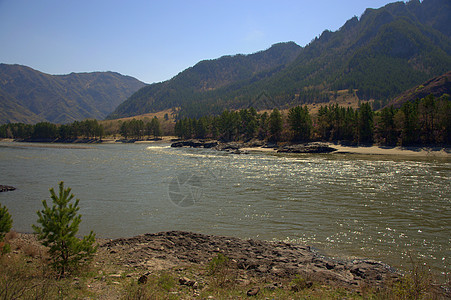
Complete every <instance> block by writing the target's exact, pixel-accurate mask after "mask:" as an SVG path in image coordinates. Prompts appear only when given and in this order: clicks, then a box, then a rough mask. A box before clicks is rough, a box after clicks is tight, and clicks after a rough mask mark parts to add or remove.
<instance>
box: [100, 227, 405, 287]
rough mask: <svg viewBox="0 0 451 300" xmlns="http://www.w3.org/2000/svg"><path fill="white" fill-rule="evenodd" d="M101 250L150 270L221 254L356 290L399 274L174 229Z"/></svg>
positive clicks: (283, 246)
mask: <svg viewBox="0 0 451 300" xmlns="http://www.w3.org/2000/svg"><path fill="white" fill-rule="evenodd" d="M102 248H103V249H104V250H105V251H107V252H108V253H110V254H111V255H116V256H117V258H118V260H120V261H121V263H122V264H123V265H126V266H129V267H144V268H149V269H156V268H160V269H163V268H169V267H174V266H179V265H180V264H202V265H203V264H207V263H208V262H209V261H210V260H211V259H212V258H214V257H216V256H217V255H218V253H222V254H224V255H225V256H227V257H228V258H229V259H230V261H231V262H232V263H233V264H234V267H235V268H237V269H240V270H242V271H243V272H248V273H250V274H249V275H252V276H259V277H266V278H268V279H269V280H271V279H276V280H277V279H280V278H291V277H293V276H295V275H298V274H299V275H302V276H305V277H308V278H311V279H312V280H315V281H319V282H324V283H329V284H338V285H342V286H348V287H352V286H358V285H359V283H363V282H364V283H365V284H370V285H372V286H374V285H383V284H384V282H386V281H387V280H389V279H395V278H397V277H398V275H397V274H396V273H395V272H394V271H393V270H392V269H391V268H390V267H389V266H387V265H385V264H383V263H380V262H376V261H372V260H353V261H335V260H332V259H330V258H327V257H324V256H321V255H319V254H318V253H317V252H315V251H313V250H312V249H311V248H310V247H308V246H302V245H297V244H288V243H284V242H265V241H258V240H242V239H238V238H233V237H221V236H213V235H204V234H196V233H191V232H181V231H171V232H161V233H156V234H145V235H140V236H136V237H133V238H121V239H116V240H112V241H109V242H107V243H105V244H103V245H102Z"/></svg>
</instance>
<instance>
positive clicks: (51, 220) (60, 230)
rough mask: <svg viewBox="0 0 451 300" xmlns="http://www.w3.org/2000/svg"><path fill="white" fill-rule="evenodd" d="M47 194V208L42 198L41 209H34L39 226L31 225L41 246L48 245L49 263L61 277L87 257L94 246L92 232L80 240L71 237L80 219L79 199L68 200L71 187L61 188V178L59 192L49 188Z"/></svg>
mask: <svg viewBox="0 0 451 300" xmlns="http://www.w3.org/2000/svg"><path fill="white" fill-rule="evenodd" d="M50 194H51V199H52V201H53V205H52V206H51V207H50V206H48V205H47V201H46V200H43V201H42V204H43V206H44V209H43V210H41V211H38V212H37V214H38V216H39V218H38V223H39V224H41V226H36V225H33V229H34V231H35V232H36V233H37V236H38V239H39V240H41V243H42V245H44V246H46V247H49V253H50V256H51V258H52V260H53V262H52V265H53V267H54V268H55V269H56V270H57V272H58V273H59V275H60V276H63V275H64V274H65V273H66V272H68V271H71V270H74V269H76V268H77V267H78V266H79V265H80V264H81V263H83V262H85V261H87V260H89V259H90V258H91V257H92V255H93V254H94V253H95V252H96V250H97V246H93V244H94V242H95V234H94V233H93V232H92V231H91V232H90V233H89V235H87V236H85V237H83V239H81V240H80V239H78V238H77V237H76V236H75V235H76V234H77V232H78V226H79V225H80V222H81V215H79V214H77V212H78V210H79V209H80V208H79V207H78V203H79V201H80V200H79V199H76V200H75V203H69V202H70V201H71V200H72V199H73V198H74V195H73V194H71V189H70V188H67V189H65V188H64V183H63V182H62V181H61V182H60V183H59V194H58V195H57V194H56V193H55V191H54V189H53V188H51V189H50Z"/></svg>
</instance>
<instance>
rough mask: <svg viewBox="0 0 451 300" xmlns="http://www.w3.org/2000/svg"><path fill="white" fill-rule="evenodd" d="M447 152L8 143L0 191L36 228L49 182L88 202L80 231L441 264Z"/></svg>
mask: <svg viewBox="0 0 451 300" xmlns="http://www.w3.org/2000/svg"><path fill="white" fill-rule="evenodd" d="M450 177H451V161H450V160H449V158H428V157H424V158H421V157H414V158H412V157H403V156H399V155H398V156H381V155H355V154H354V155H351V154H316V155H309V154H297V155H287V154H285V155H278V154H273V153H271V154H269V153H251V154H248V155H234V154H229V153H226V152H218V151H215V150H208V149H188V148H171V147H170V146H169V145H167V144H97V145H60V146H55V145H50V144H22V143H6V142H0V184H3V185H12V186H15V187H16V188H17V190H15V191H12V192H4V193H0V203H1V204H2V205H6V206H7V207H8V209H9V212H10V213H11V215H12V217H13V220H14V224H13V228H14V230H16V231H20V232H31V231H32V229H31V225H32V224H36V220H37V215H36V211H37V210H40V209H42V203H41V201H42V200H43V199H47V201H50V193H49V188H50V187H54V188H57V187H58V182H59V181H64V183H65V186H66V187H71V188H72V192H73V193H74V195H75V196H76V198H79V199H80V204H79V206H80V213H81V214H82V223H81V226H80V233H81V234H86V233H88V232H89V231H90V230H94V232H95V233H96V234H97V236H98V237H106V238H117V237H129V236H134V235H138V234H143V233H153V232H159V231H169V230H186V231H194V232H199V233H206V234H215V235H228V236H236V237H240V238H255V239H264V240H284V241H290V242H299V243H305V244H308V245H311V246H313V247H315V248H317V249H318V250H319V251H320V252H322V253H324V254H327V255H331V256H335V257H338V258H340V259H341V258H354V257H357V258H370V259H375V260H380V261H383V262H386V263H388V264H390V265H392V266H394V267H396V268H400V269H406V270H407V269H409V268H410V258H413V259H414V260H415V261H418V262H421V263H423V262H424V263H427V264H428V265H429V266H430V267H431V268H432V269H433V271H435V272H438V273H443V272H448V270H449V268H450V266H451V265H450V259H451V187H450V182H451V181H450Z"/></svg>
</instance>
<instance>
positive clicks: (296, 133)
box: [288, 106, 312, 142]
mask: <svg viewBox="0 0 451 300" xmlns="http://www.w3.org/2000/svg"><path fill="white" fill-rule="evenodd" d="M288 123H289V124H290V128H291V130H292V132H293V141H297V142H300V141H307V140H309V139H310V133H311V130H312V119H311V118H310V114H309V111H308V108H307V106H304V107H300V106H296V107H293V108H291V109H290V111H289V112H288Z"/></svg>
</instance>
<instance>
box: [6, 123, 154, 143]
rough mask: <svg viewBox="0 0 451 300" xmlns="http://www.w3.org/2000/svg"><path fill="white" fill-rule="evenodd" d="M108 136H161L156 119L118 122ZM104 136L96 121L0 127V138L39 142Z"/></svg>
mask: <svg viewBox="0 0 451 300" xmlns="http://www.w3.org/2000/svg"><path fill="white" fill-rule="evenodd" d="M107 133H108V134H109V135H116V134H120V135H122V136H123V137H124V138H126V139H127V138H136V139H142V138H143V137H144V136H146V135H147V136H154V137H159V136H161V135H162V130H161V125H160V121H159V120H158V118H157V117H154V118H153V119H152V120H150V121H147V122H144V121H143V120H136V119H132V120H129V121H120V126H119V128H118V129H117V130H115V131H108V132H107ZM104 136H105V128H104V126H103V125H102V124H101V123H99V122H98V121H97V120H95V119H92V120H84V121H75V122H72V123H70V124H61V125H59V124H53V123H50V122H40V123H36V124H34V125H31V124H24V123H8V124H3V125H0V138H13V139H39V140H64V141H66V140H73V139H78V138H85V139H99V140H101V139H102V138H103V137H104Z"/></svg>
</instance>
